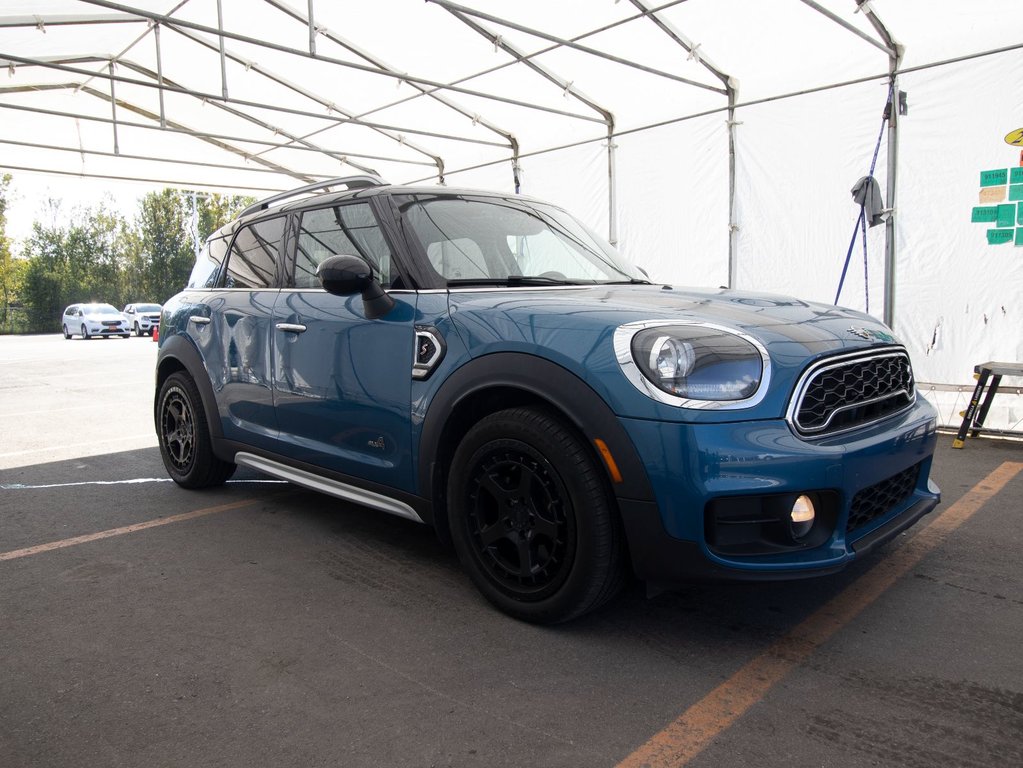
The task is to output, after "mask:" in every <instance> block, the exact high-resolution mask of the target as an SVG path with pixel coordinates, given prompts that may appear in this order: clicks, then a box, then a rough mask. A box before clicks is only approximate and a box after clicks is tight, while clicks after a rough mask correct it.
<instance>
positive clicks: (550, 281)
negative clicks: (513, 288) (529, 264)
mask: <svg viewBox="0 0 1023 768" xmlns="http://www.w3.org/2000/svg"><path fill="white" fill-rule="evenodd" d="M578 284H579V283H578V282H576V281H575V280H569V279H568V278H567V277H549V276H548V275H508V285H578Z"/></svg>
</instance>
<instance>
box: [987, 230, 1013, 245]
mask: <svg viewBox="0 0 1023 768" xmlns="http://www.w3.org/2000/svg"><path fill="white" fill-rule="evenodd" d="M1013 233H1014V230H1011V229H989V230H988V231H987V244H988V245H1005V243H1011V242H1012V238H1013Z"/></svg>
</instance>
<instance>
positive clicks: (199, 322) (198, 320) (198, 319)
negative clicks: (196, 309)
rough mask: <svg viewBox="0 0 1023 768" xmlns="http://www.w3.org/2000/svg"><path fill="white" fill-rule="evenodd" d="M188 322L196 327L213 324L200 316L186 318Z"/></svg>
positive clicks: (208, 319)
mask: <svg viewBox="0 0 1023 768" xmlns="http://www.w3.org/2000/svg"><path fill="white" fill-rule="evenodd" d="M188 321H189V322H190V323H195V324H196V325H209V324H210V323H212V322H213V321H212V320H210V318H208V317H203V316H202V315H192V316H191V317H189V318H188Z"/></svg>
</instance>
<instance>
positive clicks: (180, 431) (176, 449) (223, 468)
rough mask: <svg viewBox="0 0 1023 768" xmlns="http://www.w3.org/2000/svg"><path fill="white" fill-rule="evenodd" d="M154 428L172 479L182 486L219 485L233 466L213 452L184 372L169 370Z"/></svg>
mask: <svg viewBox="0 0 1023 768" xmlns="http://www.w3.org/2000/svg"><path fill="white" fill-rule="evenodd" d="M157 403H158V405H157V409H156V431H157V435H158V437H159V439H160V455H161V456H162V457H163V464H164V466H165V467H166V468H167V472H168V473H169V474H170V476H171V478H173V480H174V482H176V483H177V484H178V485H181V486H183V487H185V488H208V487H210V486H214V485H221V484H223V483H224V482H225V481H226V480H227V479H228V478H229V477H231V475H232V474H234V470H235V465H234V464H232V463H230V462H227V461H223V460H221V459H218V458H217V457H216V456H214V455H213V441H212V440H211V439H210V430H209V425H208V424H207V422H206V412H205V410H204V409H203V405H202V399H201V398H200V396H199V389H198V388H197V387H196V385H195V382H194V381H192V379H191V377H189V376H188V375H187V374H185V373H173V374H171V375H170V376H168V377H167V380H166V381H165V382H164V383H163V386H162V387H160V397H159V399H158V400H157Z"/></svg>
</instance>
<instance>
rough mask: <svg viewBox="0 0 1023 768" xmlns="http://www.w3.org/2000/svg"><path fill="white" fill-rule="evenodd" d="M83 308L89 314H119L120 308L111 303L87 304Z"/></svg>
mask: <svg viewBox="0 0 1023 768" xmlns="http://www.w3.org/2000/svg"><path fill="white" fill-rule="evenodd" d="M82 309H84V310H85V312H86V314H89V315H119V314H121V312H120V310H117V309H114V308H113V307H112V306H110V305H109V304H86V305H85V306H84V307H82Z"/></svg>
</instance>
